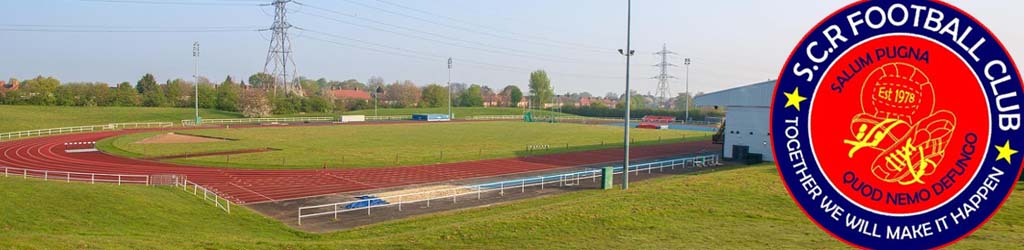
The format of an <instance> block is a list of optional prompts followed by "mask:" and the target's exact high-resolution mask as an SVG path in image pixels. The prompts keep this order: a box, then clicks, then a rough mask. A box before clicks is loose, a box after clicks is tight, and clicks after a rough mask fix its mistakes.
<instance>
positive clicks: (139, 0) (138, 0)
mask: <svg viewBox="0 0 1024 250" xmlns="http://www.w3.org/2000/svg"><path fill="white" fill-rule="evenodd" d="M79 1H82V2H96V3H113V4H152V5H196V6H260V5H259V4H256V3H241V2H216V1H204V2H195V1H163V0H155V1H147V0H79Z"/></svg>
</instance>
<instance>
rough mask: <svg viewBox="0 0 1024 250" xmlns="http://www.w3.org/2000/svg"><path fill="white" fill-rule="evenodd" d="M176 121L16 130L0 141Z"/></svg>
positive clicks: (149, 125)
mask: <svg viewBox="0 0 1024 250" xmlns="http://www.w3.org/2000/svg"><path fill="white" fill-rule="evenodd" d="M172 126H174V123H170V122H129V123H110V124H104V125H88V126H77V127H63V128H46V129H34V130H24V131H14V132H6V133H0V141H4V140H11V139H17V138H22V137H32V136H43V135H57V134H67V133H81V132H91V131H101V130H115V129H124V128H155V127H156V128H166V127H172Z"/></svg>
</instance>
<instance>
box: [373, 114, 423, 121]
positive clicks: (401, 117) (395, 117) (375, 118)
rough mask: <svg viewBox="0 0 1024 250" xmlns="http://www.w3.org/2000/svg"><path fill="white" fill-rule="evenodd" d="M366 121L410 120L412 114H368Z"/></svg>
mask: <svg viewBox="0 0 1024 250" xmlns="http://www.w3.org/2000/svg"><path fill="white" fill-rule="evenodd" d="M366 120H367V121H402V120H412V115H380V116H378V115H368V116H366Z"/></svg>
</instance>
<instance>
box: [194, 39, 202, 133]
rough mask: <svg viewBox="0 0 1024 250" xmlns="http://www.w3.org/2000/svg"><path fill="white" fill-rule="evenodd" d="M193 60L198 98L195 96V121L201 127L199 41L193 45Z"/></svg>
mask: <svg viewBox="0 0 1024 250" xmlns="http://www.w3.org/2000/svg"><path fill="white" fill-rule="evenodd" d="M192 58H193V59H194V61H195V75H193V76H192V77H193V78H195V90H196V96H195V99H196V121H195V123H196V125H199V123H201V122H202V120H201V119H200V118H199V41H196V42H194V43H192Z"/></svg>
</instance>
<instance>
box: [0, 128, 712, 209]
mask: <svg viewBox="0 0 1024 250" xmlns="http://www.w3.org/2000/svg"><path fill="white" fill-rule="evenodd" d="M140 131H144V130H122V131H105V132H96V133H85V134H71V135H58V136H49V137H40V138H30V139H22V140H16V141H9V142H3V143H0V152H2V155H0V156H2V157H0V165H2V166H7V167H16V168H26V169H35V170H50V171H67V172H83V173H97V174H124V175H158V174H175V175H184V176H187V178H188V180H190V181H192V182H195V183H198V184H199V185H202V186H204V187H206V188H208V189H210V190H211V191H214V192H216V193H217V194H219V195H221V196H222V197H224V198H226V199H229V200H232V201H234V202H236V203H240V204H244V203H254V202H266V201H278V200H287V199H293V198H301V197H309V196H317V195H325V194H333V193H340V192H351V191H361V190H371V189H378V188H386V187H396V186H403V185H412V184H423V183H431V182H441V181H450V180H459V179H467V178H477V177H491V176H499V175H506V174H516V173H523V172H529V171H538V170H548V169H556V168H564V167H572V166H582V165H592V164H600V163H608V162H616V161H620V160H621V159H622V149H603V150H593V151H585V152H574V153H563V154H553V155H544V156H531V157H518V158H507V159H493V160H479V161H469V162H458V163H446V164H434V165H422V166H407V167H392V168H365V169H338V170H319V169H317V170H312V169H308V170H247V169H228V168H211V167H197V166H185V165H177V164H169V163H162V162H155V161H145V160H136V159H129V158H122V157H116V156H111V155H107V154H104V153H65V152H64V148H63V144H64V143H65V142H82V141H98V140H100V139H103V138H107V137H112V136H118V135H123V134H129V133H138V132H140ZM713 147H714V145H713V144H711V142H707V141H702V142H687V143H676V144H665V145H657V146H645V147H634V148H633V149H632V150H631V152H630V154H631V158H633V159H650V158H661V157H667V156H673V155H680V154H686V153H695V152H698V151H701V150H706V149H711V148H713Z"/></svg>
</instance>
